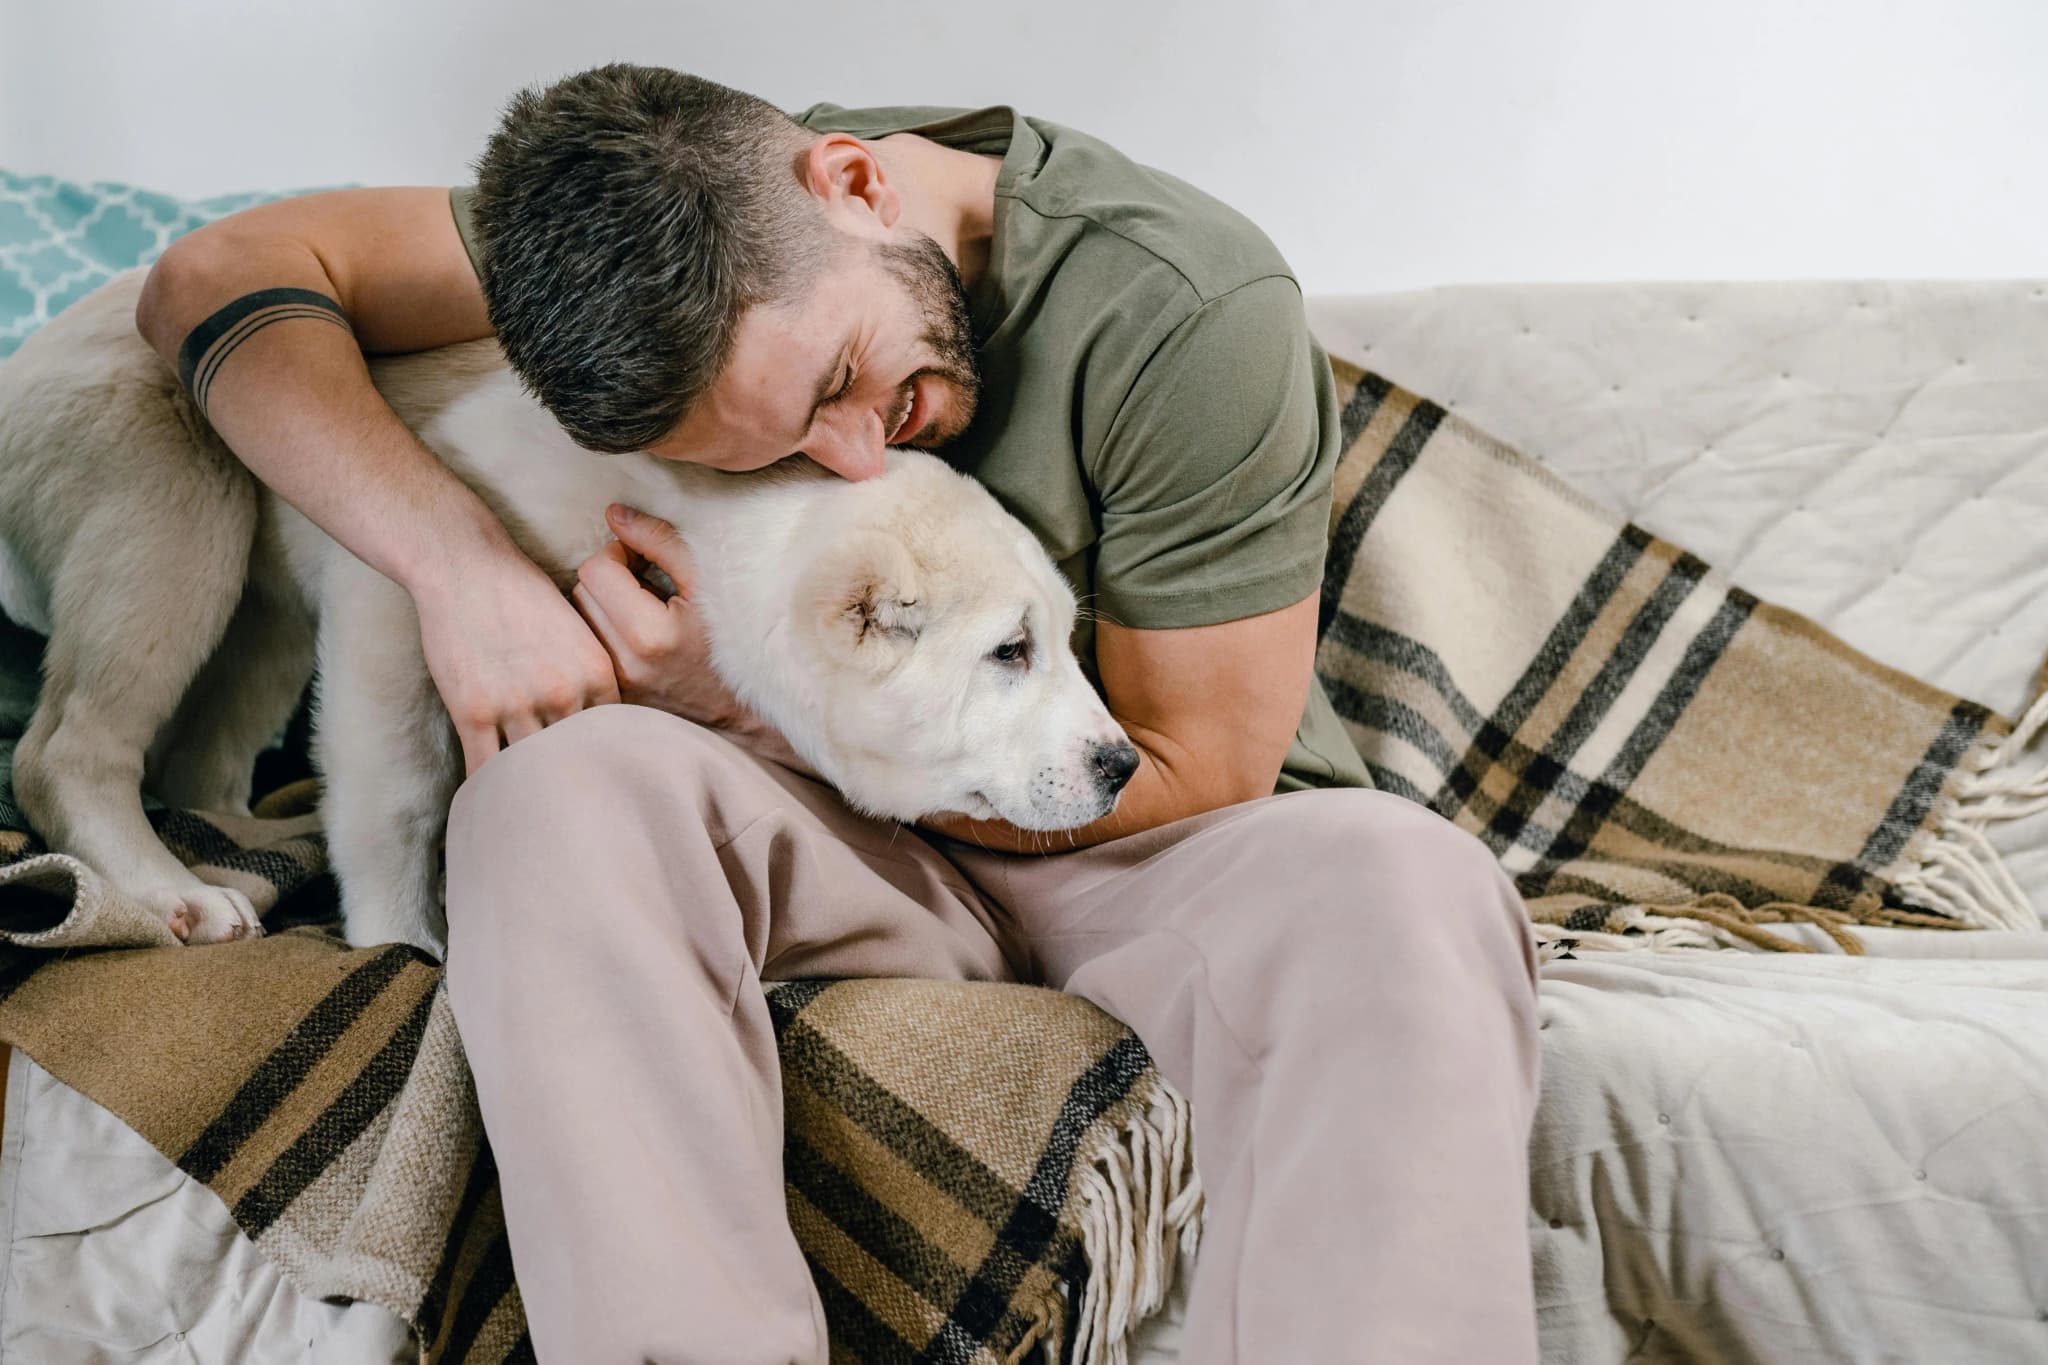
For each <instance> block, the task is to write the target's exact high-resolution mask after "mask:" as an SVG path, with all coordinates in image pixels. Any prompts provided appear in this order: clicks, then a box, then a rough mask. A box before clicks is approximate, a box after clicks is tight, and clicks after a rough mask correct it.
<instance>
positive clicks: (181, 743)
mask: <svg viewBox="0 0 2048 1365" xmlns="http://www.w3.org/2000/svg"><path fill="white" fill-rule="evenodd" d="M289 596H290V588H289V586H288V585H283V584H276V583H266V582H263V581H261V580H260V579H259V578H257V577H255V576H252V577H251V579H250V581H249V586H248V589H247V591H245V592H244V593H243V595H242V601H241V604H240V605H239V606H237V607H236V608H235V614H234V616H233V617H232V618H230V620H229V621H228V627H227V634H226V635H224V636H223V637H222V638H221V642H220V646H219V647H218V648H217V649H215V650H214V651H213V655H212V657H211V658H209V659H208V660H207V661H206V666H205V667H204V668H202V669H200V670H199V676H198V677H197V678H196V679H194V680H193V683H192V686H191V689H190V690H189V691H187V692H186V693H185V700H184V701H183V702H182V703H181V704H180V705H179V707H178V711H177V714H176V715H175V716H173V717H172V718H171V722H170V724H169V725H168V726H166V727H165V728H164V731H163V733H162V734H160V735H159V736H158V737H157V742H156V744H155V746H154V747H152V748H151V750H150V753H149V760H148V764H147V767H146V771H145V776H144V781H143V785H144V787H145V788H146V789H147V790H148V791H150V792H151V793H152V794H154V795H155V796H156V797H157V798H158V799H159V800H161V801H162V802H163V803H164V804H165V805H167V806H174V807H177V808H179V809H181V810H202V811H203V810H217V811H225V812H229V813H231V814H235V815H247V814H248V813H249V795H250V792H249V785H250V780H251V777H252V776H253V774H254V772H255V768H256V756H257V755H258V754H260V753H261V752H262V751H263V748H264V746H265V745H267V744H269V743H270V741H271V740H272V739H273V738H275V737H276V735H277V732H278V731H279V730H280V729H281V728H283V726H284V724H285V722H286V721H288V720H290V719H291V715H292V710H293V708H294V707H296V706H297V705H298V701H299V696H300V694H302V693H303V692H304V691H305V689H306V683H307V681H308V680H309V679H310V678H311V677H312V676H313V622H312V620H311V618H310V616H309V615H308V613H307V612H306V611H305V610H304V609H303V608H302V607H301V606H300V605H299V604H298V603H297V602H295V601H290V600H287V598H288V597H289Z"/></svg>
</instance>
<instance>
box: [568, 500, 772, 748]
mask: <svg viewBox="0 0 2048 1365" xmlns="http://www.w3.org/2000/svg"><path fill="white" fill-rule="evenodd" d="M605 520H606V521H607V523H609V525H610V526H611V528H612V534H613V535H616V536H617V537H618V539H617V540H615V541H613V542H612V543H610V544H609V545H606V546H605V547H604V548H603V549H602V550H599V551H598V552H597V553H596V554H594V555H592V556H591V557H590V558H588V559H586V560H584V561H583V563H582V565H581V567H579V568H578V569H577V571H576V587H575V590H574V591H573V592H571V593H570V598H571V600H572V601H574V602H575V604H576V609H577V610H578V611H580V612H582V613H583V619H584V620H586V621H588V622H589V623H590V629H591V630H592V631H593V632H594V633H595V634H596V636H597V638H598V640H599V641H600V642H601V643H602V644H603V646H604V649H605V652H606V653H608V654H610V656H611V664H612V671H613V672H614V673H615V674H616V675H617V677H618V680H619V696H620V698H621V699H622V700H624V701H627V702H631V703H633V704H635V705H638V706H652V707H654V708H655V709H656V710H660V711H666V712H668V713H669V714H670V715H675V716H681V717H683V718H684V719H685V720H693V721H696V722H697V723H698V724H699V725H705V726H709V727H711V728H712V729H715V730H723V731H726V732H727V733H729V734H731V735H732V736H734V737H735V738H737V739H740V740H742V741H744V742H745V743H746V744H747V745H748V746H749V747H751V748H753V749H755V750H757V751H758V752H760V753H762V754H763V755H764V756H765V757H768V758H771V759H773V760H774V761H776V762H778V763H781V764H783V765H784V766H786V767H791V768H796V769H798V770H799V771H804V770H805V769H804V765H803V763H802V761H801V760H800V759H798V758H797V756H796V754H795V751H793V750H792V749H791V748H790V747H789V744H788V742H787V741H786V740H784V739H783V738H782V736H781V735H780V734H779V733H777V732H776V731H775V730H773V729H771V728H770V727H769V726H768V725H767V723H766V722H764V721H762V720H761V719H760V717H758V716H756V715H755V714H754V713H753V712H752V711H751V710H749V709H748V708H747V707H746V706H745V705H743V704H742V703H741V702H740V699H739V698H738V697H736V696H734V695H733V692H732V690H731V689H730V688H728V687H727V686H726V685H725V683H724V681H723V680H722V679H721V678H720V677H719V676H718V674H717V673H716V672H715V671H713V669H712V667H711V646H710V641H709V640H708V639H707V637H706V635H705V632H704V620H703V618H702V617H701V616H699V615H698V613H697V609H696V607H695V606H694V605H693V604H692V603H691V601H690V585H691V584H692V582H694V581H695V578H696V565H695V564H694V563H693V562H692V560H691V559H690V549H689V546H687V545H685V544H684V543H683V538H682V537H681V536H680V535H678V534H677V533H676V528H675V527H674V526H671V525H670V524H669V523H668V522H666V521H663V520H662V519H661V518H660V517H652V516H648V515H647V514H646V513H644V512H639V511H636V510H635V509H633V508H630V507H623V506H619V505H617V504H614V505H613V506H612V507H611V508H610V509H609V510H608V511H607V513H606V516H605ZM650 564H652V565H653V566H654V567H655V568H657V569H659V570H661V571H662V572H663V573H665V574H667V575H668V577H669V580H670V581H671V582H673V583H674V584H675V586H676V591H675V595H674V596H673V597H666V598H664V597H662V596H661V595H660V594H658V593H656V592H655V591H654V590H653V589H652V588H650V587H648V586H647V584H646V583H644V582H643V581H642V580H641V578H640V574H641V572H642V571H643V570H644V569H646V567H647V566H648V565H650Z"/></svg>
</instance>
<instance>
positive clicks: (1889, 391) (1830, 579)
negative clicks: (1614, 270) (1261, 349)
mask: <svg viewBox="0 0 2048 1365" xmlns="http://www.w3.org/2000/svg"><path fill="white" fill-rule="evenodd" d="M1309 317H1310V321H1311V324H1312V325H1313V326H1314V327H1315V329H1316V332H1317V335H1318V336H1320V337H1321V338H1322V339H1323V342H1324V344H1325V345H1326V346H1327V347H1328V348H1329V350H1330V352H1331V354H1332V355H1337V356H1342V357H1344V358H1345V359H1348V360H1352V361H1355V362H1356V363H1358V364H1360V365H1362V366H1364V367H1366V368H1368V369H1372V370H1376V371H1378V372H1380V373H1382V374H1385V375H1386V376H1387V377H1388V378H1389V379H1392V380H1393V381H1394V382H1396V383H1398V384H1401V385H1403V386H1405V387H1407V388H1410V389H1414V390H1415V391H1417V392H1420V393H1426V394H1429V395H1431V396H1432V397H1434V398H1435V399H1436V400H1437V401H1438V402H1440V403H1443V404H1444V405H1445V406H1446V407H1447V408H1449V409H1450V410H1451V411H1452V412H1455V413H1458V414H1459V415H1461V416H1464V417H1467V418H1469V419H1470V420H1471V421H1472V422H1473V423H1474V424H1476V425H1477V426H1479V427H1481V428H1483V429H1484V430H1487V431H1489V432H1491V433H1493V434H1494V435H1495V436H1497V437H1499V438H1500V439H1501V440H1503V441H1505V442H1507V443H1508V444H1509V445H1512V446H1514V447H1515V448H1517V449H1518V450H1521V451H1523V452H1525V453H1527V454H1529V455H1531V456H1533V457H1535V458H1536V459H1538V460H1541V461H1543V462H1544V463H1546V464H1547V465H1549V466H1550V467H1551V468H1552V469H1554V470H1555V471H1556V472H1557V473H1559V474H1560V475H1562V476H1563V477H1564V479H1565V480H1566V481H1567V482H1569V483H1571V484H1572V485H1574V486H1575V487H1577V488H1578V489H1580V490H1581V491H1583V492H1585V493H1587V494H1588V495H1590V496H1592V497H1593V498H1594V499H1596V500H1597V501H1599V502H1602V503H1604V504H1606V505H1607V506H1608V507H1610V508H1612V509H1614V510H1615V511H1617V512H1620V513H1621V514H1622V515H1623V516H1625V517H1627V518H1628V519H1629V520H1631V521H1634V522H1636V523H1637V524H1638V525H1641V526H1644V527H1646V528H1647V529H1649V530H1650V531H1652V532H1654V533H1656V534H1657V535H1659V536H1662V537H1664V538H1665V539H1667V540H1671V541H1674V542H1676V543H1677V544H1680V545H1683V546H1684V547H1686V548H1687V549H1688V550H1691V551H1692V552H1693V553H1695V554H1697V555H1699V556H1700V557H1701V558H1702V559H1704V560H1706V561H1707V562H1708V563H1710V564H1712V565H1714V566H1715V568H1717V569H1719V570H1720V571H1721V572H1723V573H1725V574H1726V575H1727V576H1728V577H1729V578H1731V579H1732V580H1733V581H1734V582H1735V583H1737V584H1738V585H1740V586H1741V587H1743V588H1746V589H1748V590H1749V591H1750V592H1753V593H1755V594H1757V595H1758V596H1759V597H1762V598H1765V599H1767V600H1769V601H1772V602H1776V603H1777V604H1779V605H1780V606H1784V607H1788V608H1790V609H1791V610H1793V611H1797V612H1800V613H1801V614H1803V615H1806V616H1809V617H1812V618H1813V619H1814V620H1815V621H1818V622H1819V623H1820V624H1821V625H1822V626H1825V627H1826V628H1827V629H1829V630H1831V631H1833V632H1834V633H1835V634H1837V635H1839V636H1841V637H1842V639H1844V640H1846V641H1847V642H1848V643H1849V644H1851V645H1854V646H1855V647H1856V648H1857V649H1860V650H1862V651H1863V652H1864V653H1866V654H1868V655H1870V656H1871V657H1873V658H1875V659H1878V660H1880V661H1881V662H1884V663H1888V664H1891V665H1892V666H1893V667H1895V668H1900V669H1903V670H1905V671H1906V672H1908V673H1911V674H1912V675H1914V676H1915V677H1918V678H1921V679H1923V680H1924V681H1927V682H1930V683H1933V684H1934V685H1935V686H1937V687H1940V688H1943V689H1945V690H1947V691H1950V692H1957V693H1960V694H1962V695H1963V696H1965V697H1968V698H1970V699H1971V700H1973V701H1979V702H1983V703H1984V704H1985V705H1987V706H1990V707H1992V708H1993V709H1994V710H1998V711H2001V712H2003V713H2004V714H2005V715H2007V716H2015V715H2017V714H2018V713H2019V712H2020V711H2021V710H2022V709H2023V707H2024V706H2025V704H2026V702H2027V701H2028V700H2029V698H2030V697H2031V696H2032V694H2033V692H2034V690H2035V688H2034V676H2035V672H2036V670H2037V669H2039V668H2040V667H2041V665H2042V660H2043V655H2044V652H2048V534H2044V533H2043V530H2042V528H2043V527H2044V526H2048V383H2043V382H2042V375H2043V372H2044V368H2048V283H2043V282H2040V281H2008V282H1975V281H1971V282H1932V281H1930V282H1917V283H1916V282H1852V281H1842V282H1824V283H1812V284H1805V283H1802V284H1629V285H1592V286H1587V285H1520V286H1506V285H1485V286H1482V285H1474V286H1461V287H1456V288H1445V289H1433V290H1422V291H1416V292H1412V293H1403V294H1380V295H1371V296H1368V297H1362V298H1349V299H1333V298H1322V299H1313V300H1311V301H1310V306H1309ZM1991 837H1992V842H1993V843H1994V844H1996V845H1997V846H1998V847H1999V848H2000V850H2001V851H2002V852H2003V853H2004V854H2005V855H2006V859H2007V862H2008V864H2009V866H2010V867H2011V869H2012V871H2013V874H2014V876H2015V877H2017V878H2018V880H2019V882H2020V884H2021V885H2022V886H2023V887H2024V888H2025V889H2026V890H2027V891H2028V892H2029V893H2030V894H2031V896H2032V899H2033V902H2034V905H2035V908H2036V909H2037V910H2039V909H2041V908H2042V907H2043V906H2048V834H2044V831H2043V829H2042V822H2041V821H2039V820H2032V821H2017V822H2014V823H2012V824H2008V825H2004V826H1994V827H1993V830H1992V835H1991Z"/></svg>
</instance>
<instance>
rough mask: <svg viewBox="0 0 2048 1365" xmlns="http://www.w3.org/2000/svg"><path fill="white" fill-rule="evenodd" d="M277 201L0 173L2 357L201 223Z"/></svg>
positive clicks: (261, 195)
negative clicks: (193, 197) (181, 195)
mask: <svg viewBox="0 0 2048 1365" xmlns="http://www.w3.org/2000/svg"><path fill="white" fill-rule="evenodd" d="M284 197H286V196H284V195H281V194H268V193H254V194H226V195H221V196H219V197H218V198H214V199H201V200H197V201H187V200H180V199H173V198H171V197H170V196H169V195H163V194H156V193H153V192H152V191H149V190H144V189H137V188H136V187H134V186H133V185H108V184H90V185H82V184H77V183H74V182H72V181H69V180H58V179H56V178H54V177H52V176H47V175H14V174H11V173H9V172H7V171H0V358H4V357H5V356H7V355H9V354H10V353H12V352H13V350H14V348H15V347H17V346H19V345H20V344H21V343H22V340H23V338H25V337H27V336H28V334H29V333H30V332H33V331H34V330H35V329H36V328H38V327H40V326H42V325H43V324H44V323H45V322H48V321H49V320H50V319H51V318H53V317H55V316H56V315H57V314H58V313H60V312H62V311H63V310H64V309H65V308H66V307H68V306H69V305H71V304H73V303H76V302H77V301H78V300H79V299H82V298H84V297H85V296H86V295H87V294H89V293H91V292H92V291H93V290H94V289H95V288H97V287H98V286H99V285H102V284H104V283H106V282H107V281H108V280H109V279H111V278H113V276H114V275H115V274H116V273H118V272H120V271H123V270H126V269H128V268H129V267H130V266H137V265H146V264H148V263H149V262H151V261H154V260H155V259H156V258H157V257H158V256H161V255H162V254H163V251H164V248H165V247H167V246H169V245H170V244H171V243H172V242H173V241H175V240H176V239H177V238H179V237H182V236H183V235H184V234H185V233H187V232H190V231H191V230H192V229H193V228H196V227H198V226H200V225H201V224H202V223H210V222H212V221H213V220H214V219H216V218H219V217H221V216H222V215H223V214H229V213H233V212H234V211H235V210H236V209H241V208H247V207H248V206H249V205H251V204H262V203H267V202H268V201H270V200H272V199H281V198H284Z"/></svg>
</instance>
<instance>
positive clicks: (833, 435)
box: [804, 412, 888, 479]
mask: <svg viewBox="0 0 2048 1365" xmlns="http://www.w3.org/2000/svg"><path fill="white" fill-rule="evenodd" d="M887 437H888V433H886V432H884V431H883V430H882V419H881V417H880V416H879V415H878V414H876V413H873V412H849V413H834V414H832V415H831V416H830V417H828V418H823V419H821V420H820V421H819V423H818V425H817V427H816V428H815V430H814V431H813V432H812V436H811V439H810V441H809V442H807V443H806V444H805V446H804V454H806V455H808V456H810V457H811V458H812V459H813V460H816V461H817V462H818V463H819V464H821V465H823V466H825V468H827V469H829V470H831V471H833V472H834V473H836V474H841V475H844V476H845V477H847V478H853V479H858V478H865V477H867V476H868V475H870V474H877V473H880V472H881V469H882V451H883V450H884V449H885V448H886V443H887Z"/></svg>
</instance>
